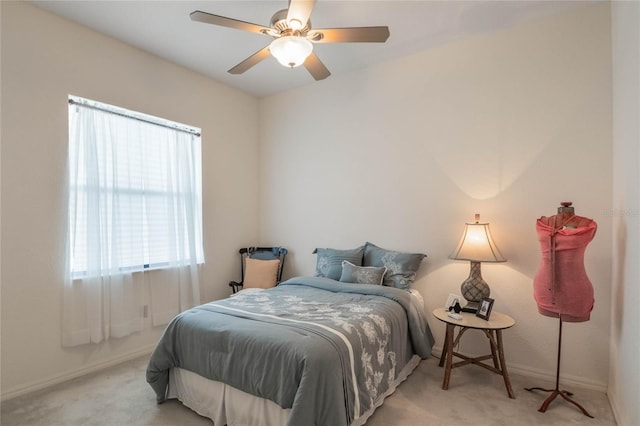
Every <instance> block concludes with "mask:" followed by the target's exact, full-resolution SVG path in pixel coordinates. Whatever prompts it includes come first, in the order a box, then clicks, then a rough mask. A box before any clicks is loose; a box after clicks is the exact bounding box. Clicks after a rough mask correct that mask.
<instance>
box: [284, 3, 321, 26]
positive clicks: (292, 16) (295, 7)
mask: <svg viewBox="0 0 640 426" xmlns="http://www.w3.org/2000/svg"><path fill="white" fill-rule="evenodd" d="M315 4H316V0H289V9H288V11H287V21H288V22H289V25H291V21H292V20H297V21H299V22H300V28H303V27H304V26H305V25H306V24H307V22H308V21H309V16H311V12H312V11H313V7H314V6H315ZM294 29H299V28H294Z"/></svg>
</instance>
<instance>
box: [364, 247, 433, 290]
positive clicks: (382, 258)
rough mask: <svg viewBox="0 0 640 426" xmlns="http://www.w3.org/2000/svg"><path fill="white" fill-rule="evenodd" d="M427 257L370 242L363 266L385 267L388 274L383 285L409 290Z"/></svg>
mask: <svg viewBox="0 0 640 426" xmlns="http://www.w3.org/2000/svg"><path fill="white" fill-rule="evenodd" d="M425 257H427V255H426V254H422V253H402V252H399V251H393V250H387V249H383V248H381V247H378V246H376V245H375V244H371V243H369V242H368V243H366V244H365V245H364V261H363V265H364V266H378V267H380V266H385V267H386V268H387V273H386V274H384V281H383V282H382V285H386V286H390V287H396V288H401V289H404V290H409V289H410V288H411V284H413V281H414V280H415V279H416V273H417V272H418V268H420V263H421V262H422V259H424V258H425Z"/></svg>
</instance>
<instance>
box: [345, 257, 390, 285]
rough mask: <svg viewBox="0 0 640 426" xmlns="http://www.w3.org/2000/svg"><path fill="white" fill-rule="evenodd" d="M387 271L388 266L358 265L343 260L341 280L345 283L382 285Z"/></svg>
mask: <svg viewBox="0 0 640 426" xmlns="http://www.w3.org/2000/svg"><path fill="white" fill-rule="evenodd" d="M385 272H387V268H385V267H384V266H382V267H377V266H356V265H354V264H353V263H351V262H348V261H346V260H343V261H342V275H340V281H342V282H343V283H355V284H374V285H382V279H383V278H384V273H385Z"/></svg>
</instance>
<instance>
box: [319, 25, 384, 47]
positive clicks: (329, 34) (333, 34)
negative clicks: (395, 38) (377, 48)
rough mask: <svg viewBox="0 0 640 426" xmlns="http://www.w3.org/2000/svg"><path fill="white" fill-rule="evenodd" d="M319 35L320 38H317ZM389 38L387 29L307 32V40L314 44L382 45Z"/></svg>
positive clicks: (332, 29) (331, 29)
mask: <svg viewBox="0 0 640 426" xmlns="http://www.w3.org/2000/svg"><path fill="white" fill-rule="evenodd" d="M317 34H321V35H322V37H318V38H319V40H316V37H317ZM388 38H389V27H353V28H323V29H319V30H318V29H313V30H311V31H310V32H309V39H310V40H311V41H313V42H314V43H360V42H374V43H383V42H385V41H387V39H388Z"/></svg>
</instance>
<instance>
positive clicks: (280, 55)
mask: <svg viewBox="0 0 640 426" xmlns="http://www.w3.org/2000/svg"><path fill="white" fill-rule="evenodd" d="M312 50H313V44H312V43H311V42H310V41H309V40H307V39H306V38H304V37H300V36H284V37H279V38H277V39H275V40H273V41H272V42H271V44H270V45H269V51H270V52H271V54H272V55H273V57H274V58H276V59H277V60H278V62H280V63H281V64H282V65H284V66H285V67H291V68H293V67H297V66H300V65H302V64H303V63H304V61H305V60H306V59H307V57H308V56H309V55H310V54H311V51H312Z"/></svg>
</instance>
